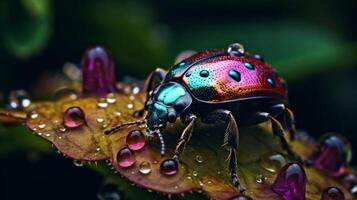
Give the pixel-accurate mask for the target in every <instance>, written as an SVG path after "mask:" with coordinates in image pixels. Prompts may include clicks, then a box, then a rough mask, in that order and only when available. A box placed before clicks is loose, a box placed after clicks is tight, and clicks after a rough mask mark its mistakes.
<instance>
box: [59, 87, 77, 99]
mask: <svg viewBox="0 0 357 200" xmlns="http://www.w3.org/2000/svg"><path fill="white" fill-rule="evenodd" d="M54 98H55V99H71V100H76V99H77V98H78V96H77V91H76V90H74V89H70V88H67V87H64V88H60V89H58V90H57V91H56V92H55V94H54Z"/></svg>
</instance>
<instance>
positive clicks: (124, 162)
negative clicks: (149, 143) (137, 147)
mask: <svg viewBox="0 0 357 200" xmlns="http://www.w3.org/2000/svg"><path fill="white" fill-rule="evenodd" d="M117 162H118V165H119V166H120V167H123V168H128V167H131V166H132V165H134V163H135V155H134V152H133V151H131V150H130V149H129V148H128V147H124V148H122V149H120V150H119V152H118V154H117Z"/></svg>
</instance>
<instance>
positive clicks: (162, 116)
mask: <svg viewBox="0 0 357 200" xmlns="http://www.w3.org/2000/svg"><path fill="white" fill-rule="evenodd" d="M191 103H192V97H191V95H190V93H189V92H188V91H187V90H186V88H185V87H184V86H183V85H181V84H179V83H176V82H166V83H162V84H161V85H159V86H158V87H157V88H156V89H155V90H154V92H153V94H152V96H151V98H150V100H149V101H148V102H147V103H146V105H145V108H146V110H147V111H148V114H147V115H146V118H145V121H146V124H147V126H148V133H149V134H153V133H154V132H156V131H158V130H162V129H164V128H165V127H166V125H167V123H168V122H170V123H173V122H175V121H176V119H177V117H179V116H180V115H181V114H182V113H183V112H184V111H185V110H186V109H187V108H188V107H189V106H190V105H191Z"/></svg>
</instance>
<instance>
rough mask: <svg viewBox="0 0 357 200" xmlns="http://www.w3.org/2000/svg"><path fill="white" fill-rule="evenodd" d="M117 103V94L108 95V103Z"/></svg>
mask: <svg viewBox="0 0 357 200" xmlns="http://www.w3.org/2000/svg"><path fill="white" fill-rule="evenodd" d="M116 101H117V98H116V97H115V94H114V93H109V94H108V95H107V102H108V103H110V104H113V103H115V102H116Z"/></svg>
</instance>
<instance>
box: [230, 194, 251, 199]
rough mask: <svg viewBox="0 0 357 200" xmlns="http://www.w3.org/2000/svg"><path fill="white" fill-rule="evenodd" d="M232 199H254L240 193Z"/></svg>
mask: <svg viewBox="0 0 357 200" xmlns="http://www.w3.org/2000/svg"><path fill="white" fill-rule="evenodd" d="M230 200H252V198H250V197H247V196H245V195H239V196H235V197H233V198H231V199H230Z"/></svg>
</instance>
